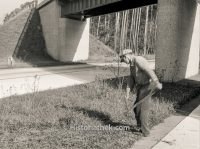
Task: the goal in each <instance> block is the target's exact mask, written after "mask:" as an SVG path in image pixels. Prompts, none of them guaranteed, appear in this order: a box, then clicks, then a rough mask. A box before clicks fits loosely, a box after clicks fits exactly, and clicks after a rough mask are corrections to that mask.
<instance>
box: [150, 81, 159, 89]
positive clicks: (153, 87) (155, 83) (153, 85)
mask: <svg viewBox="0 0 200 149" xmlns="http://www.w3.org/2000/svg"><path fill="white" fill-rule="evenodd" d="M150 89H156V90H161V89H162V84H161V83H160V82H159V81H158V80H156V81H153V82H151V84H150Z"/></svg>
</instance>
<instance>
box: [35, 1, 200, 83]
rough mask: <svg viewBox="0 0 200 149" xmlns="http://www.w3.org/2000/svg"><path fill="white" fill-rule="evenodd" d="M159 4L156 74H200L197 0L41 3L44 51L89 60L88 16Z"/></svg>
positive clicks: (60, 57)
mask: <svg viewBox="0 0 200 149" xmlns="http://www.w3.org/2000/svg"><path fill="white" fill-rule="evenodd" d="M150 4H157V5H158V22H157V25H158V27H157V49H156V73H157V74H158V75H159V77H160V78H161V80H163V81H169V82H173V81H178V80H181V79H184V78H188V77H190V76H193V75H195V74H197V73H198V71H199V46H200V42H199V40H200V39H199V38H200V36H199V35H200V15H199V13H200V12H199V4H198V2H197V1H196V0H44V1H43V2H42V3H40V5H39V6H38V9H39V13H40V17H41V23H42V26H43V32H44V37H45V41H46V46H47V52H48V53H49V54H50V55H51V56H52V57H53V58H55V59H57V60H60V61H78V60H85V59H87V58H88V53H89V17H91V16H97V15H102V14H106V13H111V12H117V11H121V10H126V9H130V8H137V7H141V6H145V5H150Z"/></svg>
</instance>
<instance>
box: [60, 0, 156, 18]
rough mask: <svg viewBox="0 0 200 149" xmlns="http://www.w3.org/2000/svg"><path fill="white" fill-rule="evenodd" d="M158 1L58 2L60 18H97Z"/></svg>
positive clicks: (95, 0) (79, 0)
mask: <svg viewBox="0 0 200 149" xmlns="http://www.w3.org/2000/svg"><path fill="white" fill-rule="evenodd" d="M157 1H158V0H60V2H61V3H62V9H61V12H62V16H63V17H64V16H70V15H84V16H85V17H91V16H97V15H102V14H107V13H112V12H117V11H122V10H126V9H131V8H137V7H142V6H146V5H151V4H157Z"/></svg>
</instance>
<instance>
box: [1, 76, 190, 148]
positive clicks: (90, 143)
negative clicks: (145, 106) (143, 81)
mask: <svg viewBox="0 0 200 149" xmlns="http://www.w3.org/2000/svg"><path fill="white" fill-rule="evenodd" d="M122 80H123V79H122ZM124 80H126V79H124ZM119 82H121V83H119ZM122 83H124V84H126V83H125V82H123V81H117V80H116V79H114V80H113V79H108V80H101V79H99V78H98V79H96V81H95V82H93V83H88V84H83V85H78V86H73V87H68V88H62V89H57V90H50V91H45V92H41V93H38V92H35V93H34V94H28V95H23V96H16V97H10V98H4V99H2V100H1V101H0V121H1V123H0V148H127V147H130V146H131V145H132V144H133V143H134V142H135V141H136V140H137V139H139V138H140V137H141V134H138V133H135V132H134V131H133V129H132V126H134V125H135V123H136V121H135V119H134V114H133V111H132V110H131V111H127V108H126V103H125V100H124V96H125V90H124V89H123V86H124V84H122ZM169 88H172V89H173V90H170V89H169ZM179 89H181V87H179V86H176V87H175V88H173V87H172V86H170V85H169V84H167V85H165V84H164V89H163V91H164V92H160V93H158V94H157V95H156V96H155V97H153V98H152V100H151V112H150V117H149V122H150V125H151V126H154V125H155V124H158V123H160V122H162V121H163V119H164V118H166V117H167V116H169V115H170V114H172V113H173V112H174V103H175V102H174V101H176V97H177V96H174V97H172V96H170V95H169V94H167V92H168V93H169V92H172V94H173V92H176V91H177V90H179ZM191 90H192V89H189V91H191ZM184 92H185V91H184ZM184 92H180V93H181V94H182V95H184V94H188V92H185V93H184ZM190 93H192V92H190ZM131 97H132V98H130V100H129V101H128V106H129V107H128V109H132V105H133V103H134V100H135V95H134V94H132V95H131ZM127 113H129V114H128V115H127ZM75 126H94V127H95V126H112V127H113V128H115V127H117V126H128V127H129V128H130V129H129V130H120V131H119V130H112V131H102V130H87V131H85V130H74V129H71V128H74V127H75Z"/></svg>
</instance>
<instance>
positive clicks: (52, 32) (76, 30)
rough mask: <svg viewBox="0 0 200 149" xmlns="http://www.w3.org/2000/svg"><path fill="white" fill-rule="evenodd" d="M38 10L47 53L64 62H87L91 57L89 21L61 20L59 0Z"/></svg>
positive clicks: (43, 5) (49, 2)
mask: <svg viewBox="0 0 200 149" xmlns="http://www.w3.org/2000/svg"><path fill="white" fill-rule="evenodd" d="M47 2H48V3H44V4H41V6H39V8H38V10H39V13H40V18H41V24H42V29H43V34H44V39H45V42H46V48H47V53H48V54H49V55H50V56H51V57H53V58H54V59H56V60H59V61H62V62H74V61H80V60H86V59H88V56H89V22H90V21H89V19H87V20H86V21H78V20H73V19H67V18H61V5H60V3H59V1H58V0H54V1H47Z"/></svg>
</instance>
